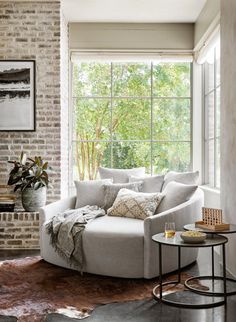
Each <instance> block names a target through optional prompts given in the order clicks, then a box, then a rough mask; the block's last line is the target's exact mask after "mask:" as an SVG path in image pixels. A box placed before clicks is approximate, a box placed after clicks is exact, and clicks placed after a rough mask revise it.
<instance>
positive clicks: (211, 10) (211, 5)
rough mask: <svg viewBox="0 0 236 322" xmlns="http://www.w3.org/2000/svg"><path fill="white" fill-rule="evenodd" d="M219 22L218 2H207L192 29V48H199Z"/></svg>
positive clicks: (211, 0)
mask: <svg viewBox="0 0 236 322" xmlns="http://www.w3.org/2000/svg"><path fill="white" fill-rule="evenodd" d="M219 21H220V0H207V2H206V4H205V6H204V8H203V9H202V11H201V13H200V15H199V17H198V19H197V21H196V23H195V28H194V47H195V48H196V47H198V46H201V45H202V44H203V43H204V41H205V39H206V38H207V37H208V36H209V34H210V33H211V32H212V31H213V30H214V29H215V27H216V26H217V25H218V24H219Z"/></svg>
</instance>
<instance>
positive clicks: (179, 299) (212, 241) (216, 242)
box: [152, 232, 228, 309]
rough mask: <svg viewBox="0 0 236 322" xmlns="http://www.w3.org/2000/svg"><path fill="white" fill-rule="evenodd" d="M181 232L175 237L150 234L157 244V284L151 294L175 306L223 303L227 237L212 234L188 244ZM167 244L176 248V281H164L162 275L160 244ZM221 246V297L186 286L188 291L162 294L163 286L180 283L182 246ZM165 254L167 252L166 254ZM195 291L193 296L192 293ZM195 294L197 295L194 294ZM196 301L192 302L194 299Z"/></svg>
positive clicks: (213, 305) (202, 305) (204, 305)
mask: <svg viewBox="0 0 236 322" xmlns="http://www.w3.org/2000/svg"><path fill="white" fill-rule="evenodd" d="M181 233H182V232H176V233H175V237H173V238H166V237H165V236H164V233H160V234H156V235H154V236H152V240H153V241H154V242H156V243H157V244H158V246H159V284H158V285H157V286H156V287H154V289H153V296H154V298H155V299H156V300H159V301H161V302H163V303H166V304H169V305H173V306H177V307H186V308H198V309H199V308H210V307H215V306H219V305H222V304H225V303H226V301H227V289H226V266H225V244H226V243H227V242H228V238H227V237H224V236H218V235H216V236H214V238H207V239H206V240H205V241H204V242H202V243H198V244H190V243H185V242H183V240H182V239H181V237H180V234H181ZM163 245H167V246H171V247H177V248H178V279H177V281H171V282H164V283H163V276H162V246H163ZM215 246H221V247H222V261H223V276H222V279H223V282H224V283H223V284H224V292H223V296H222V297H215V295H214V294H213V295H211V298H209V295H210V294H207V295H208V296H206V294H201V295H202V297H201V295H199V294H196V293H195V290H192V289H191V288H189V287H187V288H188V289H189V292H186V291H184V292H181V293H180V292H178V295H177V296H174V297H171V294H169V293H168V292H167V294H163V288H164V287H165V286H166V285H169V284H180V282H181V248H182V247H190V248H195V247H197V248H201V247H204V248H206V247H215ZM166 256H167V254H166ZM186 293H188V294H186ZM194 293H195V297H194V296H193V294H194ZM196 295H197V296H196ZM195 300H196V301H197V302H198V303H194V301H195Z"/></svg>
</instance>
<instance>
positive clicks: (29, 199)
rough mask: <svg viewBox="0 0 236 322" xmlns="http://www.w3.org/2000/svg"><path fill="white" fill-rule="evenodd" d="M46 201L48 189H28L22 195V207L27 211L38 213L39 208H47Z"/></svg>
mask: <svg viewBox="0 0 236 322" xmlns="http://www.w3.org/2000/svg"><path fill="white" fill-rule="evenodd" d="M46 199H47V189H46V187H42V188H39V189H38V190H34V189H33V188H26V189H25V190H23V191H22V194H21V200H22V205H23V207H24V209H25V210H26V211H38V210H39V208H41V207H43V206H45V204H46Z"/></svg>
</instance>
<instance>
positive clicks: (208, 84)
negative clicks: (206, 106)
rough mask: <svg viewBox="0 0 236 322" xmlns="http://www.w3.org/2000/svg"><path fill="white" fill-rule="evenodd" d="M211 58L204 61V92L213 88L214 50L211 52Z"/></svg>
mask: <svg viewBox="0 0 236 322" xmlns="http://www.w3.org/2000/svg"><path fill="white" fill-rule="evenodd" d="M212 55H213V56H212V60H211V59H210V60H209V62H207V63H205V93H208V92H210V91H212V90H213V89H214V85H215V81H214V77H215V72H214V52H213V54H212Z"/></svg>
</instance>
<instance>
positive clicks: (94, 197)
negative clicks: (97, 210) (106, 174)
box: [75, 179, 112, 208]
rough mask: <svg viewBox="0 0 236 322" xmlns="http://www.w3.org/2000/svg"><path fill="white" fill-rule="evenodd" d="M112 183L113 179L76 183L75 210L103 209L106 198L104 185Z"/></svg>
mask: <svg viewBox="0 0 236 322" xmlns="http://www.w3.org/2000/svg"><path fill="white" fill-rule="evenodd" d="M106 183H107V184H108V183H112V179H105V180H87V181H75V187H76V192H77V199H76V205H75V208H80V207H84V206H87V205H89V206H94V205H96V206H98V207H102V206H103V203H104V198H105V192H104V184H106Z"/></svg>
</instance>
